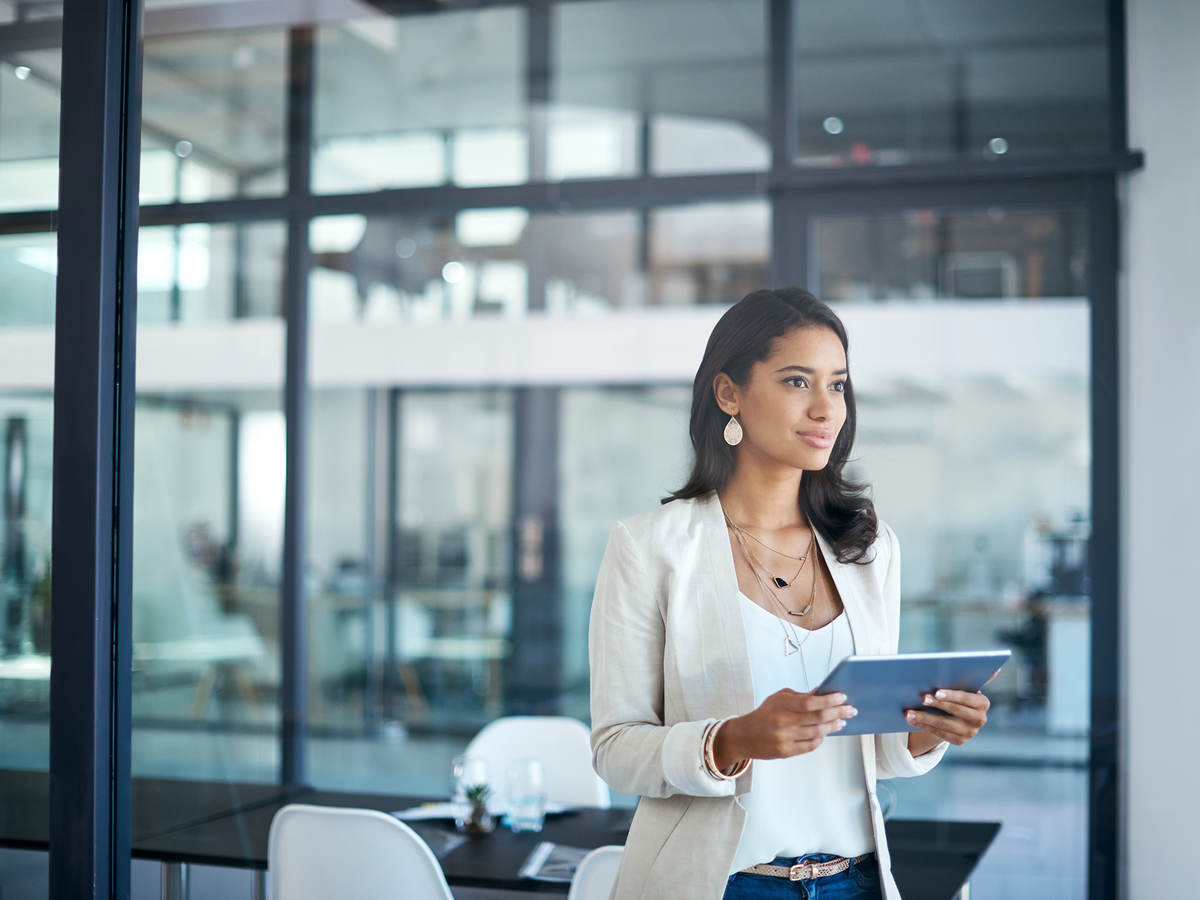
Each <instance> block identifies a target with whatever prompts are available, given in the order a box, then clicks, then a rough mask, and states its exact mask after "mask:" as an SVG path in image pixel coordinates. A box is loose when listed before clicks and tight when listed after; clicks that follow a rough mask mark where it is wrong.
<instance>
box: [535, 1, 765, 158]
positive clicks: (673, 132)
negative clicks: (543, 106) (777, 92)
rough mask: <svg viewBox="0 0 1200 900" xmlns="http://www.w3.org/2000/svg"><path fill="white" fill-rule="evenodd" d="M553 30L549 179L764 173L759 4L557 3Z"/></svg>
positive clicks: (762, 15)
mask: <svg viewBox="0 0 1200 900" xmlns="http://www.w3.org/2000/svg"><path fill="white" fill-rule="evenodd" d="M551 23H552V26H553V31H552V34H551V59H552V60H553V63H552V69H551V75H550V103H549V105H548V109H547V116H546V119H547V141H546V175H547V177H548V178H550V179H567V178H614V177H622V176H631V175H637V174H640V173H644V172H651V173H654V174H656V175H680V174H688V173H700V172H745V171H758V170H762V169H766V168H768V166H769V165H770V150H769V146H768V137H767V131H768V129H767V121H768V117H767V90H766V87H767V82H766V62H765V57H766V46H765V45H766V38H767V28H766V7H765V5H764V3H763V2H761V0H754V2H749V3H747V2H742V0H719V2H710V3H703V4H696V3H688V2H686V0H649V2H647V0H598V2H594V3H579V4H575V3H556V4H554V5H553V6H552V8H551Z"/></svg>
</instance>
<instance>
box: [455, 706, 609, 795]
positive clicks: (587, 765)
mask: <svg viewBox="0 0 1200 900" xmlns="http://www.w3.org/2000/svg"><path fill="white" fill-rule="evenodd" d="M465 755H466V756H473V757H480V758H482V759H484V760H486V761H487V766H488V772H489V774H490V777H491V779H492V782H493V783H494V784H495V785H496V786H497V788H498V789H499V792H500V793H501V794H503V791H504V781H505V771H506V770H507V768H508V764H509V762H511V761H512V760H514V759H523V758H526V757H534V758H536V759H539V760H541V762H542V770H543V771H544V772H545V774H546V800H547V801H548V802H550V803H561V804H563V805H564V806H594V807H599V808H601V809H608V806H609V802H610V801H609V795H608V785H606V784H605V783H604V781H603V780H602V779H601V778H600V776H599V775H597V774H596V770H595V769H593V768H592V745H591V732H589V731H588V728H587V726H586V725H584V724H583V723H582V722H580V721H579V720H578V719H572V718H570V717H568V716H505V717H504V718H501V719H497V720H496V721H494V722H491V723H489V724H487V725H485V726H484V727H483V728H482V729H481V730H480V731H479V733H478V734H476V735H475V737H473V738H471V743H469V744H468V745H467V749H466V751H465Z"/></svg>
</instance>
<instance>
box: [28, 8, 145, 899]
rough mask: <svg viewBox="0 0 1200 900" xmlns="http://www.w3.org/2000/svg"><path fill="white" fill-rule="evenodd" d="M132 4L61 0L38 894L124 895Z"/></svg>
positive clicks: (135, 147) (136, 85) (135, 73)
mask: <svg viewBox="0 0 1200 900" xmlns="http://www.w3.org/2000/svg"><path fill="white" fill-rule="evenodd" d="M141 27H142V4H141V2H140V0H108V2H105V3H98V2H95V0H66V2H65V3H64V4H63V26H62V101H61V102H62V105H61V114H60V116H61V118H60V126H59V135H60V158H59V197H58V228H59V235H58V238H59V239H58V280H57V286H56V301H55V303H56V306H55V309H56V313H55V321H56V325H55V335H54V339H55V364H54V474H53V479H54V499H53V510H52V516H53V526H52V537H51V541H52V547H51V566H52V584H53V588H52V598H51V616H52V622H51V639H50V640H51V653H52V655H53V658H54V660H55V662H56V664H55V665H54V667H53V669H52V671H51V676H50V811H49V814H50V860H49V870H50V883H49V887H50V889H49V896H50V898H51V900H82V898H96V900H99V898H119V900H125V898H128V897H129V840H130V809H129V805H130V795H129V704H130V656H131V632H130V577H131V573H132V565H131V560H132V556H131V541H130V532H131V526H132V519H133V502H132V499H133V478H132V474H133V401H134V367H133V356H134V335H135V326H136V323H137V227H138V167H139V153H140V146H141V144H140V134H141Z"/></svg>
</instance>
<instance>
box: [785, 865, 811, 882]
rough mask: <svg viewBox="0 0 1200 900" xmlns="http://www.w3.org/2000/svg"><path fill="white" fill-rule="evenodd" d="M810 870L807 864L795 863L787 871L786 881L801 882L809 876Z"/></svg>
mask: <svg viewBox="0 0 1200 900" xmlns="http://www.w3.org/2000/svg"><path fill="white" fill-rule="evenodd" d="M810 868H811V867H810V866H809V864H808V863H803V864H801V863H796V864H795V865H794V866H792V867H791V868H790V869H788V881H802V880H803V879H805V878H807V877H808V876H809V869H810Z"/></svg>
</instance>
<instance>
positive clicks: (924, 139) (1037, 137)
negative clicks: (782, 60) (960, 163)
mask: <svg viewBox="0 0 1200 900" xmlns="http://www.w3.org/2000/svg"><path fill="white" fill-rule="evenodd" d="M793 2H794V22H795V41H794V45H793V52H794V54H795V59H794V62H795V90H796V113H797V129H798V153H797V162H799V163H800V164H802V165H822V166H846V165H870V164H874V165H898V164H906V163H922V162H929V161H931V160H938V159H946V158H949V157H959V158H964V159H968V160H980V159H985V160H998V159H1001V158H1003V157H1007V156H1023V155H1024V156H1028V155H1031V154H1032V155H1036V154H1051V153H1064V152H1066V153H1079V152H1087V151H1093V152H1097V151H1103V150H1105V149H1106V148H1107V146H1108V142H1109V110H1108V83H1109V80H1108V52H1107V41H1108V35H1107V28H1108V24H1107V23H1108V12H1107V5H1106V4H1105V3H1104V2H1102V0H1085V2H1081V3H1076V4H1073V5H1072V14H1071V15H1069V16H1063V15H1055V14H1054V12H1053V7H1051V6H1048V5H1047V4H1044V3H1039V2H1037V0H1019V2H1016V3H1009V4H1005V5H1003V6H997V5H995V4H989V3H960V4H949V5H944V6H938V7H932V8H929V9H925V8H923V7H921V6H919V5H911V4H896V3H891V2H888V0H858V2H853V3H839V4H832V5H831V4H813V3H811V2H808V0H793Z"/></svg>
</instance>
